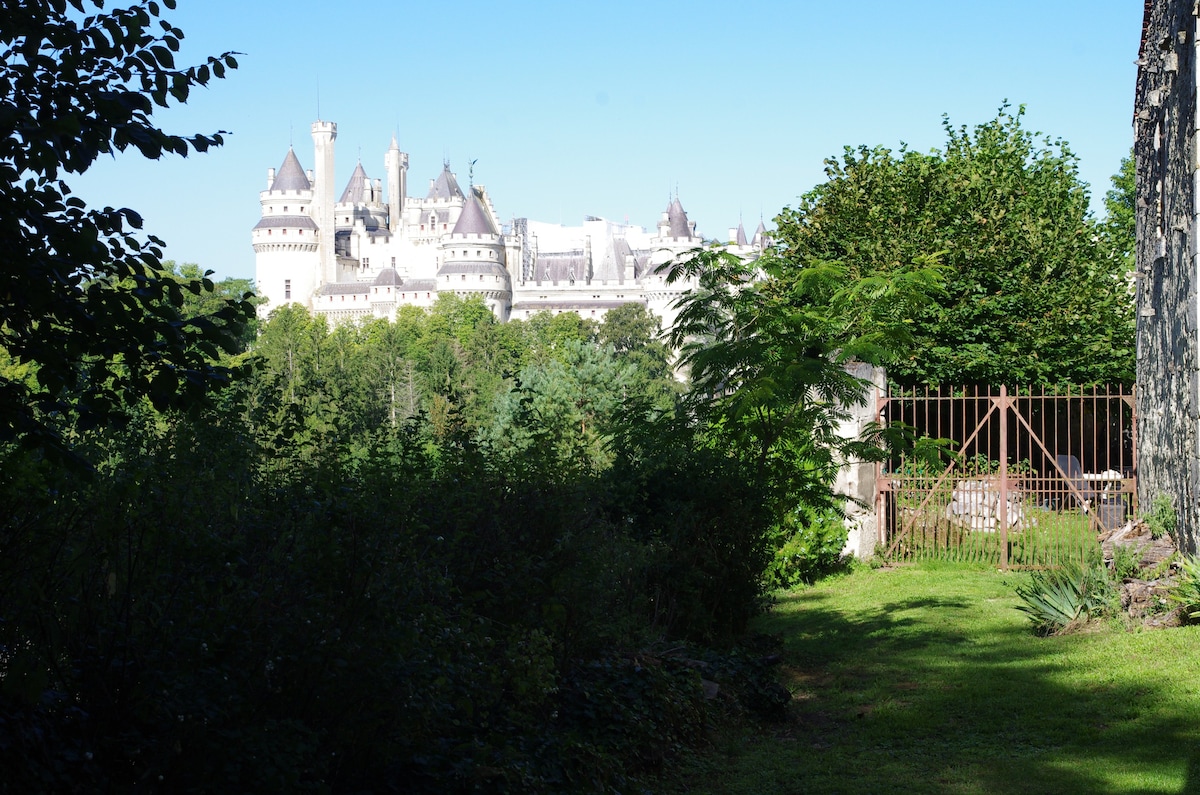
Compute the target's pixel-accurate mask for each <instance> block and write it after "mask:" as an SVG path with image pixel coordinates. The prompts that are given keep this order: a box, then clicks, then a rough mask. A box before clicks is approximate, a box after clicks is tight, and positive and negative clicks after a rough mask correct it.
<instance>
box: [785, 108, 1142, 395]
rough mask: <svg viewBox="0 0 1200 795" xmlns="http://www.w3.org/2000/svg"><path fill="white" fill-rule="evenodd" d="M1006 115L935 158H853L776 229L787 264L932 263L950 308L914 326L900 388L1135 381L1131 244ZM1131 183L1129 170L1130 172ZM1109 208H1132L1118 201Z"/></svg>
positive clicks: (921, 316)
mask: <svg viewBox="0 0 1200 795" xmlns="http://www.w3.org/2000/svg"><path fill="white" fill-rule="evenodd" d="M1021 119H1022V111H1021V110H1018V111H1016V112H1015V113H1012V112H1010V111H1009V110H1008V109H1007V108H1002V109H1001V110H1000V113H999V114H998V115H997V117H996V118H995V119H993V120H992V121H989V122H987V123H984V124H980V125H977V126H976V127H975V128H974V129H972V130H968V129H967V128H965V127H962V128H955V127H953V126H951V124H950V123H949V121H946V122H945V125H944V126H945V131H946V138H947V140H946V144H945V147H944V148H943V149H941V150H935V151H932V152H929V153H920V152H914V151H910V150H908V149H907V148H905V147H901V149H900V150H899V152H892V151H890V150H888V149H885V148H882V147H876V148H867V147H861V148H859V149H850V148H847V149H846V151H845V153H844V154H843V155H842V157H841V159H839V160H834V159H830V160H827V161H826V173H827V175H828V177H829V179H828V181H827V182H825V183H824V184H822V185H819V186H818V187H816V188H815V189H813V190H812V191H810V192H809V193H807V194H805V195H804V196H803V197H802V199H801V201H800V203H799V205H798V206H797V207H795V208H794V209H787V210H784V212H783V213H782V214H781V215H780V216H779V218H778V219H777V221H778V226H779V229H778V232H777V233H776V235H775V237H776V240H777V242H778V243H779V245H780V247H781V248H782V250H783V251H784V252H786V255H787V257H789V258H790V259H792V260H794V261H797V262H800V263H808V262H818V263H820V262H837V263H840V264H841V265H842V266H843V267H848V268H852V269H854V270H855V271H856V272H859V273H862V274H877V275H879V276H880V277H883V278H886V277H888V276H889V275H890V274H892V273H893V272H895V271H896V269H897V268H900V267H905V266H907V265H908V264H910V263H913V262H915V261H917V259H918V258H919V257H934V258H936V259H937V260H938V261H939V262H941V263H942V264H943V265H945V266H946V267H947V268H948V273H947V277H946V290H945V294H944V296H943V297H942V298H941V299H940V300H939V301H937V302H936V303H934V304H932V305H930V306H928V307H926V308H924V309H923V310H922V311H920V312H919V313H916V314H914V315H913V317H912V318H911V320H912V325H911V334H912V340H913V342H912V345H911V347H910V349H909V350H908V351H907V353H906V355H905V356H904V357H902V358H901V359H899V360H898V361H896V362H894V363H893V364H892V365H891V366H890V367H889V368H888V371H889V375H890V377H891V378H892V379H893V380H896V381H898V382H901V383H924V384H965V383H991V384H998V383H1008V384H1031V383H1052V384H1064V383H1074V384H1079V383H1115V382H1131V381H1132V379H1133V363H1134V342H1133V340H1134V336H1133V307H1132V301H1131V300H1130V296H1129V292H1128V288H1127V281H1126V278H1125V272H1126V270H1127V265H1126V263H1125V255H1126V253H1127V242H1128V241H1127V240H1126V241H1125V242H1122V240H1124V238H1122V237H1121V235H1120V234H1117V233H1116V230H1117V229H1118V228H1119V227H1121V224H1120V222H1119V219H1114V223H1113V224H1112V225H1111V229H1110V230H1109V231H1110V232H1112V234H1106V233H1104V232H1105V230H1102V229H1101V225H1100V224H1098V223H1097V222H1096V221H1095V220H1093V219H1092V218H1091V216H1090V214H1089V210H1088V192H1087V189H1086V185H1085V184H1083V183H1082V182H1081V181H1080V180H1079V178H1078V173H1077V164H1076V158H1075V155H1074V154H1073V153H1072V152H1071V150H1070V149H1069V148H1068V147H1067V145H1066V144H1065V143H1064V142H1062V141H1051V140H1048V139H1042V138H1041V137H1040V134H1035V133H1031V132H1029V131H1028V130H1026V129H1025V128H1024V127H1022V125H1021ZM1122 174H1125V171H1123V172H1122ZM1117 190H1118V193H1119V194H1120V196H1119V197H1118V196H1114V199H1113V201H1115V202H1116V203H1117V204H1120V202H1121V201H1124V199H1122V198H1120V197H1123V196H1125V195H1127V194H1126V193H1125V192H1122V191H1121V190H1120V186H1118V189H1117Z"/></svg>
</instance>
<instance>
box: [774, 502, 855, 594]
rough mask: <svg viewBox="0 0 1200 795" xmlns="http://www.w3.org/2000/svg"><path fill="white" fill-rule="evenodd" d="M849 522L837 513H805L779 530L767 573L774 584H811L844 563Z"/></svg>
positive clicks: (781, 586)
mask: <svg viewBox="0 0 1200 795" xmlns="http://www.w3.org/2000/svg"><path fill="white" fill-rule="evenodd" d="M846 536H847V530H846V525H845V523H844V522H843V521H842V517H841V516H839V515H838V514H837V513H833V512H830V513H826V514H822V515H820V516H816V517H812V516H806V517H802V518H800V519H799V520H797V521H795V522H788V523H786V524H784V525H783V526H782V527H781V528H779V529H778V530H777V531H776V534H775V539H774V541H775V544H776V548H775V554H774V557H773V558H772V560H771V563H770V565H769V566H768V567H767V571H766V574H765V575H764V576H765V578H766V581H767V584H768V585H769V586H771V587H774V588H793V587H795V586H797V585H801V584H805V585H810V584H812V583H814V582H816V581H817V580H818V579H820V578H821V577H823V576H825V575H826V574H830V573H832V572H833V571H835V570H836V569H837V568H838V567H839V566H840V565H842V563H843V557H842V552H843V550H845V548H846Z"/></svg>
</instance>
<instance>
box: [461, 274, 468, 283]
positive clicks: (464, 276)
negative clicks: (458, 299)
mask: <svg viewBox="0 0 1200 795" xmlns="http://www.w3.org/2000/svg"><path fill="white" fill-rule="evenodd" d="M462 280H463V281H464V282H465V281H466V280H467V274H465V273H464V274H463V275H462Z"/></svg>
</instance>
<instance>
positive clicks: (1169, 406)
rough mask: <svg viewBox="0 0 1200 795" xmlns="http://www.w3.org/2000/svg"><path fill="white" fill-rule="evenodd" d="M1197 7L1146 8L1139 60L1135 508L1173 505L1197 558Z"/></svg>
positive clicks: (1184, 542) (1154, 1)
mask: <svg viewBox="0 0 1200 795" xmlns="http://www.w3.org/2000/svg"><path fill="white" fill-rule="evenodd" d="M1192 10H1193V0H1151V1H1148V2H1147V3H1146V16H1145V22H1144V24H1143V30H1142V44H1141V50H1140V55H1139V59H1138V78H1137V97H1136V108H1135V110H1136V112H1135V119H1134V127H1135V143H1134V156H1135V160H1136V164H1137V278H1136V281H1137V313H1138V319H1137V320H1138V323H1137V384H1138V390H1137V416H1138V426H1137V434H1138V436H1137V464H1138V502H1139V504H1141V505H1142V506H1149V505H1151V503H1152V502H1153V500H1154V498H1155V497H1156V496H1158V495H1160V494H1165V495H1167V496H1169V497H1170V498H1171V502H1172V505H1173V507H1174V509H1175V513H1176V518H1177V520H1178V528H1179V531H1180V538H1179V545H1180V548H1181V549H1184V550H1186V551H1188V552H1190V553H1193V554H1194V553H1195V552H1196V539H1197V536H1196V528H1197V519H1198V516H1200V506H1198V504H1197V499H1198V496H1200V489H1198V484H1200V457H1198V450H1197V444H1198V443H1200V439H1198V438H1197V430H1198V427H1197V426H1198V425H1200V406H1198V405H1197V399H1198V394H1197V389H1198V387H1200V383H1198V378H1197V333H1198V329H1197V324H1198V323H1197V322H1198V317H1197V301H1196V288H1197V284H1196V268H1197V262H1196V259H1195V255H1196V252H1195V251H1194V250H1193V247H1194V246H1193V242H1192V235H1193V233H1194V230H1193V225H1194V223H1195V216H1196V212H1195V207H1196V204H1195V201H1196V200H1195V183H1194V180H1195V179H1196V177H1197V174H1196V170H1195V167H1194V165H1193V164H1194V163H1195V162H1196V154H1197V153H1196V151H1195V141H1194V136H1195V132H1196V130H1195V115H1196V114H1195V111H1196V50H1195V46H1196V40H1195V33H1196V17H1195V16H1194V15H1193V13H1192Z"/></svg>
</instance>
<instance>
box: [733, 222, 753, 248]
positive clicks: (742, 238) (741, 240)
mask: <svg viewBox="0 0 1200 795" xmlns="http://www.w3.org/2000/svg"><path fill="white" fill-rule="evenodd" d="M733 242H735V243H737V244H738V245H739V246H748V245H750V244H749V243H748V242H747V241H746V227H744V226H742V222H741V221H738V230H737V237H736V238H734V241H733Z"/></svg>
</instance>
